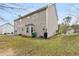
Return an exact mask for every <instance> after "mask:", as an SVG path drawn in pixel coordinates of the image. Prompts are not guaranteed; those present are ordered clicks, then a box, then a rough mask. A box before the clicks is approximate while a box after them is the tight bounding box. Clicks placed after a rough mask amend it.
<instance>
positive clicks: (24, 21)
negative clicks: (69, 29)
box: [14, 4, 58, 38]
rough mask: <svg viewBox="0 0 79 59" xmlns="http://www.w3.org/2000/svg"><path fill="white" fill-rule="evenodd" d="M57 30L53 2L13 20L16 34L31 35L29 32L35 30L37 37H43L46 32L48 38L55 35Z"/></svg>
mask: <svg viewBox="0 0 79 59" xmlns="http://www.w3.org/2000/svg"><path fill="white" fill-rule="evenodd" d="M57 30H58V19H57V12H56V7H55V4H52V5H48V6H46V7H43V8H40V9H38V10H36V11H34V12H31V13H29V14H27V15H25V16H23V17H20V18H18V19H16V20H15V21H14V32H15V34H16V35H17V34H22V35H26V36H31V33H32V32H33V31H35V32H36V35H37V37H41V36H42V37H44V33H45V32H47V37H48V38H49V37H51V36H53V35H55V34H56V31H57Z"/></svg>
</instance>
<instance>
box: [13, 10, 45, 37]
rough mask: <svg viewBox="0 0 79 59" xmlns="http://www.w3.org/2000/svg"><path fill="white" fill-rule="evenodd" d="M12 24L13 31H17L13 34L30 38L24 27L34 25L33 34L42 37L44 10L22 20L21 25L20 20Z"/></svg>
mask: <svg viewBox="0 0 79 59" xmlns="http://www.w3.org/2000/svg"><path fill="white" fill-rule="evenodd" d="M14 24H15V30H17V32H16V33H15V34H23V35H27V36H30V34H29V33H27V32H26V26H25V25H28V24H34V25H35V26H34V29H35V32H36V33H37V37H39V36H43V32H44V31H43V27H44V26H46V10H42V11H40V12H38V13H35V14H32V15H30V16H27V17H24V18H22V19H21V23H20V20H17V21H15V22H14ZM18 28H19V29H18ZM20 28H21V30H20ZM22 28H23V31H22Z"/></svg>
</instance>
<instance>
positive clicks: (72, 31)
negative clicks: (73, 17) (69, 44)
mask: <svg viewBox="0 0 79 59" xmlns="http://www.w3.org/2000/svg"><path fill="white" fill-rule="evenodd" d="M66 34H68V35H71V34H74V29H73V28H68V29H67V31H66Z"/></svg>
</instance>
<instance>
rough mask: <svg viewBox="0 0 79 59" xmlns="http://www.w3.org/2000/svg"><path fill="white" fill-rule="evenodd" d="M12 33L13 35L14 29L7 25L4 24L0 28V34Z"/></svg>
mask: <svg viewBox="0 0 79 59" xmlns="http://www.w3.org/2000/svg"><path fill="white" fill-rule="evenodd" d="M12 32H13V33H14V27H13V26H11V25H9V24H6V25H4V26H2V27H1V28H0V34H5V33H6V34H8V33H12Z"/></svg>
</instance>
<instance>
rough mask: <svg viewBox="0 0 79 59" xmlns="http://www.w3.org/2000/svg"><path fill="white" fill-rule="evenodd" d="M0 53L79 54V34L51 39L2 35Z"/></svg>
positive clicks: (18, 54) (20, 54) (8, 54)
mask: <svg viewBox="0 0 79 59" xmlns="http://www.w3.org/2000/svg"><path fill="white" fill-rule="evenodd" d="M0 55H7V56H11V55H12V56H15V55H16V56H25V55H26V56H29V55H30V56H34V55H35V56H39V55H41V56H61V55H62V56H64V55H69V56H70V55H79V34H77V35H56V36H53V37H51V38H49V39H42V38H31V37H23V36H10V35H9V36H7V35H0Z"/></svg>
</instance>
